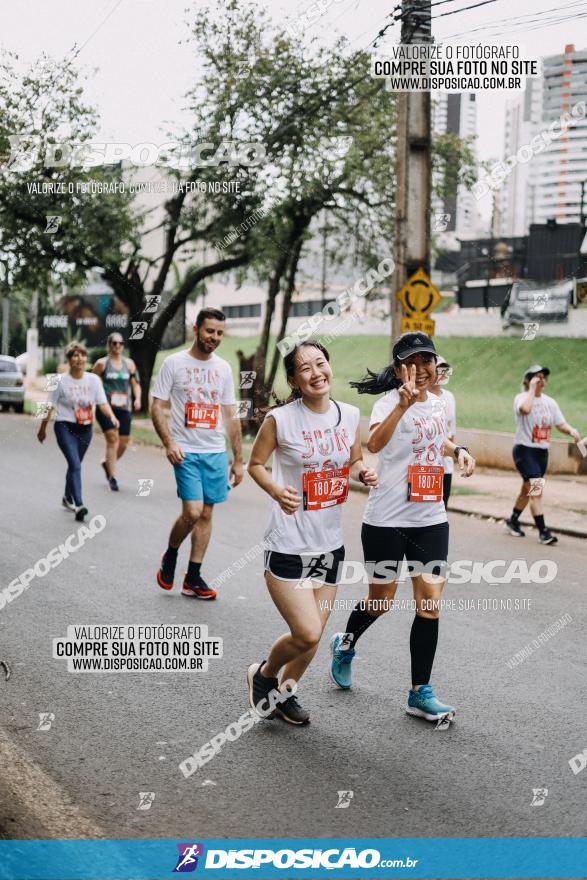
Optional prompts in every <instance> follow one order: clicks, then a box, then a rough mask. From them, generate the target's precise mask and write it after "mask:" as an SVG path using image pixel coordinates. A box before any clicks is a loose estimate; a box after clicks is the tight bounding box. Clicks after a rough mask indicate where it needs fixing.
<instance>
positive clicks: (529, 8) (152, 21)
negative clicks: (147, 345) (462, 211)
mask: <svg viewBox="0 0 587 880" xmlns="http://www.w3.org/2000/svg"><path fill="white" fill-rule="evenodd" d="M478 2H480V0H445V2H444V3H442V4H440V3H438V6H437V8H433V14H435V15H438V16H440V13H446V12H451V14H450V15H446V16H444V17H438V18H435V20H434V22H433V34H434V37H435V39H436V41H437V42H441V41H444V40H446V39H447V38H451V40H450V41H451V42H467V43H478V42H487V43H493V44H500V43H518V44H519V45H522V46H525V47H526V51H527V52H529V51H530V50H531V53H532V55H534V56H540V55H552V54H557V53H559V52H562V51H563V49H564V46H565V44H566V43H570V42H574V43H575V45H576V47H577V49H580V48H585V47H586V46H587V18H578V17H576V16H577V14H580V13H583V14H585V12H587V2H582V0H562V2H561V3H560V4H559V5H558V6H557V7H556V11H555V12H550V13H549V14H545V15H542V16H541V15H539V14H537V13H540V12H542V11H545V10H552V8H553V5H555V4H553V0H515V3H514V2H512V0H491V2H488V3H486V4H485V5H482V6H481V7H480V8H478V9H471V10H469V11H466V12H456V10H460V9H463V7H465V6H469V5H472V4H473V3H478ZM188 3H189V0H85V2H80V0H50V2H48V0H19V2H18V3H3V4H2V5H1V6H0V45H1V46H2V48H4V49H10V50H12V51H16V52H17V53H18V54H19V55H20V56H21V58H22V59H23V61H32V60H33V59H34V58H35V57H37V56H38V55H40V54H41V52H42V51H43V50H45V51H46V52H48V53H49V54H51V55H53V56H55V57H60V56H62V55H64V54H65V53H66V52H68V51H69V50H70V49H71V47H72V46H73V44H74V43H76V44H77V45H78V46H79V47H82V48H81V51H80V54H79V56H78V60H79V63H80V65H84V66H85V67H86V68H88V69H93V68H98V70H97V72H96V73H95V74H93V75H92V77H91V80H90V85H89V90H88V93H89V97H90V98H91V100H92V101H93V102H95V103H96V104H97V105H98V107H99V109H100V111H101V117H102V132H101V133H102V136H103V137H105V138H108V139H109V140H116V141H122V142H128V143H140V142H142V141H147V142H154V143H159V142H161V141H162V138H161V129H162V128H163V130H165V128H166V127H167V126H166V124H165V123H166V122H167V121H170V122H175V123H180V124H181V122H182V121H183V122H184V123H185V122H187V117H186V116H184V115H182V112H181V109H182V104H183V101H182V95H183V94H184V93H185V92H186V90H187V89H188V87H189V86H190V84H191V83H192V82H193V81H194V75H195V72H196V67H195V65H196V63H197V62H196V60H195V58H194V54H193V48H192V47H190V46H189V45H185V44H184V45H180V41H181V40H182V39H183V38H184V37H185V36H186V34H187V29H186V23H185V22H186V13H185V8H186V6H187V5H188ZM257 3H258V5H261V4H262V0H257ZM433 3H434V0H433ZM265 5H266V7H267V8H268V9H269V11H270V12H271V14H272V15H273V17H274V18H275V19H276V20H279V21H283V22H285V21H286V20H294V19H295V18H296V16H297V15H299V14H300V13H301V12H303V11H304V10H305V9H306V8H307V7H308V6H309V5H310V3H309V2H303V3H300V4H298V3H297V2H294V0H266V2H265ZM396 5H397V4H396V2H394V0H332V3H331V5H330V7H329V8H328V9H327V11H326V12H325V13H324V15H323V16H322V17H321V18H320V19H319V20H318V21H317V22H316V23H315V24H313V25H312V26H311V27H307V26H306V27H305V31H306V33H308V34H310V33H311V34H312V35H315V36H317V37H318V38H319V39H320V40H323V41H325V42H328V41H330V40H332V39H334V38H335V37H336V36H337V35H344V36H346V37H347V38H348V39H349V40H350V41H351V42H352V44H353V45H354V46H356V47H366V46H367V45H368V44H369V43H370V42H371V41H372V39H373V38H374V37H375V35H376V34H377V32H378V30H379V29H380V28H381V27H382V26H383V24H385V23H386V21H388V19H386V16H387V15H388V14H389V13H390V12H391V10H392V9H393V8H394V7H395V6H396ZM194 6H195V7H196V8H197V6H198V3H195V4H194ZM455 12H456V14H452V13H455ZM525 15H531V16H532V17H533V18H535V19H536V21H537V22H547V21H548V20H549V19H550V18H552V16H556V17H557V18H560V17H563V16H566V17H567V20H566V21H565V22H563V23H561V24H554V23H550V24H549V25H548V26H547V27H542V28H540V29H535V30H534V29H533V30H529V29H528V25H527V24H525V23H524V21H523V19H522V21H520V22H516V31H514V32H512V31H511V25H507V26H504V25H503V24H494V23H497V22H502V21H503V20H504V19H508V20H510V21H511V20H512V18H513V17H514V16H515V17H516V19H517V18H518V17H520V16H522V17H523V16H525ZM574 16H575V17H574ZM487 25H493V26H492V27H491V28H489V29H488V28H487ZM477 28H484V29H482V30H479V31H477V30H475V29H477ZM495 32H497V33H498V34H500V35H499V36H493V33H495ZM388 33H389V38H388V39H390V40H391V41H392V42H396V41H397V40H398V39H399V25H395V26H394V28H393V29H392V30H391V31H390V32H388ZM457 34H460V36H458V37H455V36H454V35H457ZM384 45H385V44H382V48H383V46H384ZM509 97H512V93H506V92H501V93H500V92H494V93H479V95H478V99H477V100H478V132H479V139H478V152H479V156H480V157H481V158H492V157H494V158H496V157H500V156H501V153H502V150H503V127H504V110H505V102H506V100H507V99H508V98H509Z"/></svg>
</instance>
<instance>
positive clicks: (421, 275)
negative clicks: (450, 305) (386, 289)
mask: <svg viewBox="0 0 587 880" xmlns="http://www.w3.org/2000/svg"><path fill="white" fill-rule="evenodd" d="M396 297H397V299H399V301H400V302H401V304H402V306H403V307H404V309H405V310H406V312H407V313H408V316H409V317H410V318H416V319H419V320H420V321H421V320H423V319H424V318H426V317H428V315H429V314H430V312H431V311H432V310H433V309H435V308H436V306H437V305H438V303H439V302H440V300H441V299H442V297H441V295H440V293H439V291H438V290H437V289H436V287H434V285H433V284H432V282H431V281H430V278H429V277H428V275H427V274H426V272H425V271H424V270H423V269H418V271H417V272H414V274H413V275H411V276H410V278H408V280H407V281H406V283H405V284H404V286H403V287H402V288H400V290H398V292H397V293H396Z"/></svg>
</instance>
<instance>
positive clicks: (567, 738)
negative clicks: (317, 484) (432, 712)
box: [0, 413, 587, 839]
mask: <svg viewBox="0 0 587 880" xmlns="http://www.w3.org/2000/svg"><path fill="white" fill-rule="evenodd" d="M37 424H38V423H37V422H35V421H34V420H33V419H31V418H28V417H26V416H15V415H12V414H8V413H3V414H2V415H0V460H1V462H2V480H1V488H0V492H1V497H2V501H3V504H2V510H3V515H2V528H1V530H0V547H1V558H2V563H3V564H2V574H1V584H2V586H6V585H7V584H8V583H10V581H11V580H12V579H13V578H15V577H17V576H18V575H19V574H20V573H21V572H23V571H24V570H25V569H26V568H28V567H30V566H31V565H33V564H34V563H35V562H36V561H37V560H38V559H40V558H42V557H45V556H46V554H47V553H48V551H49V550H50V549H51V548H53V547H55V546H57V545H59V544H60V543H62V542H63V541H64V540H65V538H66V537H67V536H68V535H69V534H71V533H72V532H74V531H76V529H77V524H75V523H74V522H73V518H72V515H71V514H69V513H68V512H66V511H64V510H63V509H61V507H60V499H61V495H62V489H63V485H62V484H63V474H64V462H63V459H62V456H61V453H60V452H59V450H58V448H57V446H56V443H55V439H54V436H53V433H52V430H50V431H49V436H48V440H47V442H46V443H45V445H44V446H43V447H40V446H39V444H38V443H37V441H36V438H35V431H36V427H37ZM102 451H103V442H102V438H101V436H100V433H99V432H97V434H96V436H95V438H94V442H93V444H92V447H91V448H90V451H89V453H88V455H87V457H86V461H85V463H84V487H85V492H84V494H85V500H86V503H87V505H88V507H89V508H90V518H91V516H93V515H95V514H101V515H102V516H104V517H105V519H106V527H105V528H104V530H103V531H102V532H101V533H100V534H98V535H96V536H95V537H94V538H93V539H92V540H88V541H87V542H86V543H85V545H84V546H83V548H82V549H80V550H79V551H78V552H77V553H75V554H73V555H71V556H70V557H69V559H67V560H66V561H64V562H62V563H61V565H59V566H58V567H57V568H55V569H53V570H51V571H50V572H49V574H47V575H46V576H45V577H43V578H35V579H33V581H32V582H31V584H30V587H29V588H28V590H26V591H25V592H24V593H23V594H22V595H20V596H18V597H17V598H15V599H14V600H13V601H12V602H10V603H9V604H8V605H6V606H5V607H4V608H3V609H1V610H0V659H1V660H5V661H7V662H8V663H9V664H10V666H11V669H12V675H11V677H10V679H9V680H8V681H4V676H3V673H2V669H0V764H1V765H2V766H3V770H2V776H1V779H0V836H2V835H6V836H15V837H34V838H38V837H68V836H70V837H76V836H77V837H83V836H99V835H100V834H103V835H104V836H107V837H115V838H132V837H174V838H178V839H180V838H181V837H182V836H183V837H185V838H186V839H192V838H194V839H199V838H200V837H205V838H211V837H216V836H218V837H265V836H267V837H271V836H294V837H301V836H309V837H314V836H333V837H350V838H355V837H370V836H385V837H388V836H397V837H428V836H432V837H434V836H455V837H461V836H469V835H470V836H510V835H511V836H527V835H528V836H532V835H541V836H567V835H569V836H572V835H583V834H584V832H585V786H586V784H587V772H585V773H579V774H578V775H574V774H573V772H572V770H571V769H570V767H569V764H568V761H569V759H570V758H572V757H573V756H574V755H576V754H577V753H579V752H581V751H582V750H583V749H585V748H586V747H587V732H586V725H585V710H584V682H585V624H586V612H585V603H584V599H583V594H584V587H585V575H584V572H585V542H584V541H581V540H578V539H574V538H565V537H563V538H561V539H560V542H559V544H558V546H557V547H542V546H540V545H539V544H538V543H537V542H536V538H535V537H534V536H528V537H527V538H526V539H524V540H523V541H522V540H516V539H513V538H510V537H509V536H507V535H506V534H505V533H504V532H503V527H502V526H500V525H499V524H492V523H487V522H482V521H478V520H474V519H469V518H467V517H463V516H459V515H453V516H451V517H450V524H451V552H450V559H451V560H454V559H475V560H489V559H506V560H508V559H510V558H527V559H528V561H529V562H531V561H534V560H538V559H553V560H555V561H556V562H557V563H558V576H557V578H556V580H555V581H554V582H553V583H551V584H542V585H539V584H520V583H519V582H513V583H511V584H505V585H504V584H501V585H497V586H496V585H489V584H486V583H485V584H480V585H471V584H468V585H461V586H456V585H449V586H448V587H447V590H446V591H445V598H447V599H448V598H450V599H455V601H456V600H459V599H464V600H467V601H469V600H472V599H474V600H478V599H484V598H486V599H493V598H499V599H502V598H503V599H507V598H511V599H512V600H513V599H519V600H529V608H528V607H526V608H525V609H521V610H518V611H514V610H511V611H507V610H503V611H501V610H497V611H494V610H487V611H483V610H482V608H480V609H478V608H474V609H470V610H466V611H464V610H455V611H451V610H449V611H447V612H446V613H445V614H444V615H443V619H442V621H441V629H440V642H439V649H438V653H437V657H436V665H435V671H434V675H433V683H434V684H435V686H436V689H437V693H438V694H439V695H440V697H441V698H443V699H445V700H447V701H450V702H451V703H453V704H454V705H456V707H457V709H458V716H457V722H456V723H455V724H454V725H452V726H451V728H450V729H449V730H447V731H435V730H434V729H433V725H430V724H427V723H426V722H423V721H419V720H417V719H413V718H411V717H409V716H407V715H406V714H405V712H404V703H405V700H406V696H407V687H408V676H409V650H408V640H409V629H410V625H411V621H412V616H413V612H411V611H395V612H393V613H392V614H388V615H386V616H385V617H384V618H383V619H381V620H380V621H379V622H378V623H377V624H376V625H375V626H373V627H372V628H371V630H370V631H369V633H368V634H366V635H365V636H364V637H363V639H362V641H361V643H360V648H359V653H358V657H357V660H356V664H355V670H354V672H355V686H354V688H353V689H352V690H351V691H350V692H342V691H339V690H337V689H335V688H334V687H333V686H332V684H331V683H330V681H329V679H328V676H327V661H328V638H325V639H324V642H323V644H321V646H320V649H319V652H318V655H317V657H316V658H315V660H314V662H313V664H312V666H311V667H310V670H309V671H308V673H307V675H306V676H305V678H304V680H303V684H302V686H301V688H300V698H301V700H302V702H303V704H304V705H305V706H307V707H308V708H309V709H310V710H311V712H312V723H311V725H310V726H309V727H307V728H301V729H295V728H291V727H290V726H288V725H286V724H284V723H282V722H279V721H274V722H270V723H264V724H260V725H257V726H256V727H255V728H254V729H252V730H250V731H249V732H248V733H246V734H244V735H243V736H242V737H241V738H240V739H239V740H238V741H236V742H232V743H230V742H229V743H227V744H226V745H225V746H224V748H223V749H222V751H221V752H220V753H219V754H218V755H217V756H216V757H215V758H214V759H213V760H212V761H210V762H209V763H208V764H207V765H206V766H205V767H204V768H203V769H201V770H199V771H198V772H197V773H195V774H194V775H193V776H191V777H190V778H189V779H185V778H184V777H183V775H182V774H181V773H180V771H179V769H178V765H179V763H180V762H181V761H183V760H184V759H185V758H187V757H188V756H189V755H191V754H192V753H194V752H195V751H197V750H198V749H199V748H200V746H202V745H203V744H204V743H205V742H206V741H207V740H209V739H210V738H211V737H212V736H213V735H215V734H217V733H218V732H219V731H220V730H223V729H224V728H225V727H226V725H228V724H229V723H231V722H233V721H236V719H237V718H238V717H239V715H241V714H242V713H243V712H245V711H246V709H247V700H246V690H245V671H246V668H247V666H248V664H249V663H250V662H252V661H255V660H260V659H262V658H263V657H264V656H266V653H267V648H268V646H269V645H270V643H271V641H272V640H273V639H274V638H275V637H276V636H278V635H279V634H281V633H282V632H283V630H284V626H283V624H282V622H281V620H280V618H279V616H278V614H277V612H276V611H275V609H274V608H273V605H272V604H271V602H270V600H269V598H268V596H267V594H266V590H265V585H264V581H263V577H262V557H261V555H260V554H259V553H257V554H256V555H255V558H254V559H253V560H252V561H249V562H247V563H246V564H245V565H244V567H243V568H242V569H241V570H240V572H239V574H238V575H236V576H234V577H232V578H230V579H229V580H228V581H226V583H225V584H224V585H223V586H222V587H221V590H220V597H219V600H218V601H217V602H215V603H203V602H198V601H195V602H194V601H193V600H190V599H186V598H184V597H182V596H181V595H180V594H179V590H178V588H177V587H176V589H175V590H174V591H173V592H172V593H170V594H166V593H164V592H162V591H161V590H160V589H159V588H158V587H157V586H156V583H155V571H156V569H157V566H158V561H159V556H160V553H161V552H162V551H163V549H164V548H165V546H166V538H167V534H168V530H169V527H170V524H171V521H172V519H173V518H174V516H175V515H176V511H177V508H178V502H177V499H176V497H175V487H174V481H173V479H172V474H171V469H170V466H169V465H168V464H167V462H166V460H165V458H164V455H163V453H162V451H161V450H159V449H154V448H149V447H142V446H136V447H135V446H132V445H131V447H130V449H129V451H128V453H127V455H126V457H125V458H124V460H123V463H122V468H121V472H120V482H121V486H122V491H121V492H120V493H119V494H118V495H116V494H114V493H110V492H109V491H108V489H107V485H106V482H105V480H104V478H103V474H102V471H101V469H100V467H99V461H100V458H101V454H102ZM139 479H151V480H154V485H153V488H152V491H151V494H150V495H149V496H147V497H137V494H136V493H137V486H138V480H139ZM364 504H365V496H364V495H362V494H360V493H351V497H350V499H349V501H348V503H347V504H346V506H345V511H344V513H345V531H346V545H347V558H349V559H358V560H360V559H361V558H362V557H361V553H360V541H359V532H360V521H361V513H362V509H363V507H364ZM266 513H267V500H266V498H265V497H264V496H263V494H262V493H261V491H260V490H259V489H258V488H257V487H256V486H255V485H254V484H253V483H252V481H251V480H250V479H249V478H248V477H247V478H245V482H244V483H243V484H242V485H241V486H240V487H238V488H237V489H236V490H235V491H234V492H233V493H232V497H231V498H230V499H229V501H228V503H226V504H225V505H221V506H220V507H219V508H218V509H217V510H216V511H215V514H214V515H215V526H214V533H213V539H212V542H211V546H210V549H209V553H208V557H207V560H206V562H205V566H204V569H203V574H204V575H205V576H206V577H208V578H209V579H211V578H212V577H213V576H215V575H216V574H218V573H219V572H221V571H223V570H224V569H225V568H226V567H227V566H228V565H229V564H231V563H233V562H234V561H235V560H238V559H240V558H241V557H242V556H243V554H245V553H246V552H247V551H248V550H250V549H251V548H252V547H254V546H255V545H258V544H259V541H260V540H261V538H262V535H263V529H264V523H265V519H266ZM186 560H187V548H185V549H183V550H182V551H181V555H180V566H179V567H178V572H181V571H183V570H184V569H183V565H184V562H185V561H186ZM363 593H364V589H363V588H362V587H361V586H360V585H357V586H346V587H341V588H340V590H339V597H340V598H341V599H345V600H348V599H351V598H358V597H360V596H361V595H363ZM409 595H410V590H409V584H408V583H405V584H403V585H402V587H401V588H400V591H399V593H398V598H406V599H407V598H409ZM527 604H528V603H527V602H526V605H527ZM566 613H568V614H570V615H571V617H572V621H571V622H570V623H568V625H567V626H565V628H564V629H563V630H562V631H561V632H559V633H558V634H556V635H554V636H553V637H552V638H550V639H549V640H548V641H547V642H546V643H545V644H542V645H540V646H539V647H538V648H537V649H536V650H535V651H534V652H533V653H532V655H531V656H529V657H528V658H527V659H525V660H524V662H522V663H519V664H518V665H516V666H515V667H514V668H509V667H508V666H507V665H506V661H507V660H508V658H510V657H512V656H513V655H514V654H515V653H516V652H517V651H520V650H521V649H522V648H523V647H524V646H525V645H526V644H527V643H531V642H532V640H533V639H536V638H537V637H538V635H539V634H540V633H541V632H542V631H543V630H545V628H546V627H547V626H549V625H551V624H552V623H554V622H555V621H556V620H557V619H559V618H560V617H561V616H562V615H564V614H566ZM346 618H347V611H345V610H344V609H343V608H340V609H338V610H335V611H334V612H333V614H332V617H331V620H330V622H329V624H328V628H327V634H326V635H327V637H329V636H330V634H331V633H332V632H334V631H336V630H341V629H344V624H345V622H346ZM168 623H174V624H178V623H199V624H207V625H208V627H209V633H210V635H212V636H219V637H221V638H222V639H223V649H224V654H223V657H222V658H221V659H217V660H212V661H210V665H209V669H208V671H207V672H192V673H190V672H171V671H167V672H163V671H155V672H153V671H148V672H124V673H117V674H113V673H88V674H74V673H69V672H68V671H67V670H66V666H65V662H64V661H59V660H54V659H53V658H52V639H53V638H55V637H58V636H64V635H65V632H66V627H67V626H68V625H70V624H80V625H82V624H83V625H90V624H104V625H110V626H118V625H121V624H168ZM40 713H51V714H53V715H54V716H55V717H54V720H52V723H51V727H50V729H48V730H44V731H43V730H38V729H37V728H38V726H39V715H40ZM5 768H7V769H6V771H5ZM534 788H547V789H548V796H547V797H546V800H545V802H544V804H543V805H542V806H531V802H532V797H533V794H532V790H533V789H534ZM340 790H343V791H349V790H350V791H352V792H353V797H352V800H351V801H350V805H349V806H348V807H347V808H336V804H337V801H338V795H337V792H338V791H340ZM139 792H154V793H155V798H154V800H153V802H152V805H151V807H150V809H148V810H138V809H137V807H138V804H139Z"/></svg>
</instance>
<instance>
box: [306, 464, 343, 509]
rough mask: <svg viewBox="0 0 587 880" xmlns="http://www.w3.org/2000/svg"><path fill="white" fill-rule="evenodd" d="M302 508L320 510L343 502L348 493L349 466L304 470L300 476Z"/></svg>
mask: <svg viewBox="0 0 587 880" xmlns="http://www.w3.org/2000/svg"><path fill="white" fill-rule="evenodd" d="M302 490H303V493H304V510H322V508H323V507H333V506H334V505H335V504H343V502H345V501H346V499H347V495H348V494H349V468H348V467H344V468H338V469H337V470H332V471H306V472H305V473H304V475H303V477H302Z"/></svg>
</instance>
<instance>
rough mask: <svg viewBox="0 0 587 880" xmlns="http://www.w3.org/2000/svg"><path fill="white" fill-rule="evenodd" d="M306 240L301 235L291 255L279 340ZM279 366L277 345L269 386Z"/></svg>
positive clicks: (283, 332) (285, 321) (283, 330)
mask: <svg viewBox="0 0 587 880" xmlns="http://www.w3.org/2000/svg"><path fill="white" fill-rule="evenodd" d="M303 243H304V241H303V238H302V237H301V236H300V237H299V238H298V240H297V241H296V243H295V245H294V248H293V253H292V255H291V259H290V262H289V269H288V273H287V287H286V289H285V293H284V295H283V305H282V309H281V326H280V328H279V333H278V334H277V341H278V342H280V341H281V340H282V339H283V337H284V336H285V331H286V328H287V319H288V318H289V313H290V311H291V300H292V296H293V292H294V289H295V285H296V274H297V271H298V264H299V262H300V255H301V252H302V245H303ZM278 366H279V349H278V348H277V346H276V347H275V351H274V352H273V361H272V362H271V369H270V371H269V376H268V377H267V387H268V388H273V383H274V382H275V376H276V375H277V367H278Z"/></svg>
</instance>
